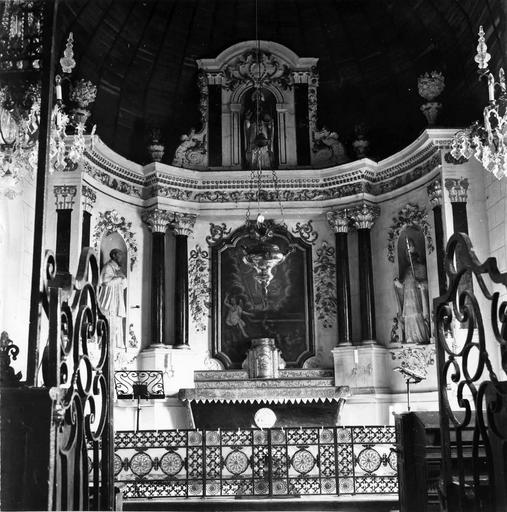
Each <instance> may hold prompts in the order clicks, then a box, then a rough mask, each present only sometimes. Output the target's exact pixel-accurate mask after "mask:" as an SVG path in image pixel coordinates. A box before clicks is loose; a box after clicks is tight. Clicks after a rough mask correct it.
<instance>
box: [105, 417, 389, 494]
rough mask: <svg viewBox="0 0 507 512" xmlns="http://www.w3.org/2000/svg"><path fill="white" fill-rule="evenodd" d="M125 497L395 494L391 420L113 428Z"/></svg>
mask: <svg viewBox="0 0 507 512" xmlns="http://www.w3.org/2000/svg"><path fill="white" fill-rule="evenodd" d="M115 441H116V442H115V446H116V448H115V456H114V474H115V481H116V484H117V485H118V486H119V487H121V488H122V490H123V496H124V498H126V499H128V498H156V497H157V498H183V497H206V496H215V497H219V496H222V497H227V496H229V497H235V496H273V497H276V496H301V495H319V494H320V495H337V494H391V493H392V494H395V493H397V492H398V477H397V460H396V454H395V452H394V442H395V432H394V427H384V426H372V427H359V426H358V427H321V428H312V427H305V428H286V429H284V428H274V429H270V430H259V429H246V430H235V431H232V430H160V431H139V432H117V433H116V438H115Z"/></svg>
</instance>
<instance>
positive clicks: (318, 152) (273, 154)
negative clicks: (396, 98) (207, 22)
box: [173, 41, 348, 169]
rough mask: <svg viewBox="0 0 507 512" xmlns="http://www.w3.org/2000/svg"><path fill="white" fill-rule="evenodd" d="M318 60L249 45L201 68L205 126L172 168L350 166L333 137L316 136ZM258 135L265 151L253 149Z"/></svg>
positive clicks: (264, 44) (185, 138)
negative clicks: (342, 164) (345, 164)
mask: <svg viewBox="0 0 507 512" xmlns="http://www.w3.org/2000/svg"><path fill="white" fill-rule="evenodd" d="M317 62H318V59H316V58H308V57H298V56H297V55H296V54H295V53H294V52H293V51H291V50H289V49H288V48H286V47H285V46H282V45H280V44H278V43H274V42H271V41H260V42H258V41H245V42H243V43H238V44H236V45H233V46H231V47H230V48H228V49H227V50H225V51H223V52H222V53H221V54H220V55H219V56H218V57H217V58H215V59H201V60H198V61H197V66H198V68H199V74H198V85H199V90H200V95H201V100H200V112H201V121H202V127H201V130H200V131H199V132H196V131H195V130H194V129H192V130H191V132H190V133H189V134H187V135H182V137H181V144H180V145H179V146H178V148H177V149H176V152H175V156H174V160H173V165H176V166H179V167H186V168H190V169H207V168H211V169H258V168H259V164H260V165H261V166H262V169H273V168H275V169H294V168H297V167H330V166H333V165H337V164H341V163H343V162H346V161H348V160H347V158H346V156H345V151H344V148H343V145H342V144H341V143H340V141H339V140H338V135H337V134H336V133H335V132H332V131H329V130H328V129H327V128H325V127H323V128H322V129H321V130H318V129H317V89H318V86H319V76H318V73H317ZM259 136H261V137H262V141H263V143H262V144H259V143H257V144H255V145H254V144H253V141H254V140H255V139H256V138H257V140H259V139H258V138H259Z"/></svg>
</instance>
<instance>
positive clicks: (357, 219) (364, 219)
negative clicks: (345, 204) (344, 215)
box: [349, 203, 380, 229]
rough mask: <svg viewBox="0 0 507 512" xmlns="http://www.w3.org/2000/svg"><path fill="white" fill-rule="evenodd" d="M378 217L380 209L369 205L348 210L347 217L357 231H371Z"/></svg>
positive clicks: (364, 204) (365, 204) (363, 204)
mask: <svg viewBox="0 0 507 512" xmlns="http://www.w3.org/2000/svg"><path fill="white" fill-rule="evenodd" d="M379 215H380V208H379V207H378V206H376V205H373V204H369V203H362V204H360V205H358V206H356V207H354V208H352V209H350V210H349V216H350V218H351V219H352V220H353V221H354V225H355V226H356V228H357V229H371V228H372V227H373V224H374V223H375V219H376V218H377V217H378V216H379Z"/></svg>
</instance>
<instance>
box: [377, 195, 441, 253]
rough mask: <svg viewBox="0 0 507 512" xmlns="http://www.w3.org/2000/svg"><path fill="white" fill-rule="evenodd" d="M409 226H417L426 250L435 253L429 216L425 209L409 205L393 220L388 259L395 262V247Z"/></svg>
mask: <svg viewBox="0 0 507 512" xmlns="http://www.w3.org/2000/svg"><path fill="white" fill-rule="evenodd" d="M408 226H415V227H417V228H419V229H420V230H421V231H422V233H423V235H424V238H425V240H426V249H427V251H428V253H431V252H433V250H434V249H435V248H434V246H433V239H432V237H431V226H430V223H429V222H428V214H427V212H426V209H425V208H420V207H419V206H418V205H417V204H411V203H408V204H407V205H406V206H404V207H403V208H401V210H400V211H399V212H398V215H397V216H396V217H394V218H393V223H392V224H391V228H390V229H389V233H388V236H387V259H388V260H389V261H390V262H391V263H394V262H395V246H396V243H397V241H398V237H399V235H400V233H401V231H402V230H403V229H405V228H406V227H408Z"/></svg>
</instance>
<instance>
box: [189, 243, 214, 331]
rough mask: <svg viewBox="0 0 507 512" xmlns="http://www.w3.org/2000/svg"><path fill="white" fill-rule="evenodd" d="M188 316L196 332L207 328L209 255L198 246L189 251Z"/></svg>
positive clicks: (209, 301) (209, 299) (209, 302)
mask: <svg viewBox="0 0 507 512" xmlns="http://www.w3.org/2000/svg"><path fill="white" fill-rule="evenodd" d="M188 279H189V283H188V284H189V287H188V288H189V292H188V302H189V306H190V314H191V315H192V319H193V320H194V324H195V328H196V330H197V331H198V332H200V331H205V330H206V328H207V327H208V325H207V318H208V311H209V308H210V305H211V297H210V285H209V254H208V251H205V250H203V249H202V248H201V246H200V245H199V244H197V245H196V246H195V249H192V250H191V251H190V256H189V258H188Z"/></svg>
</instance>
